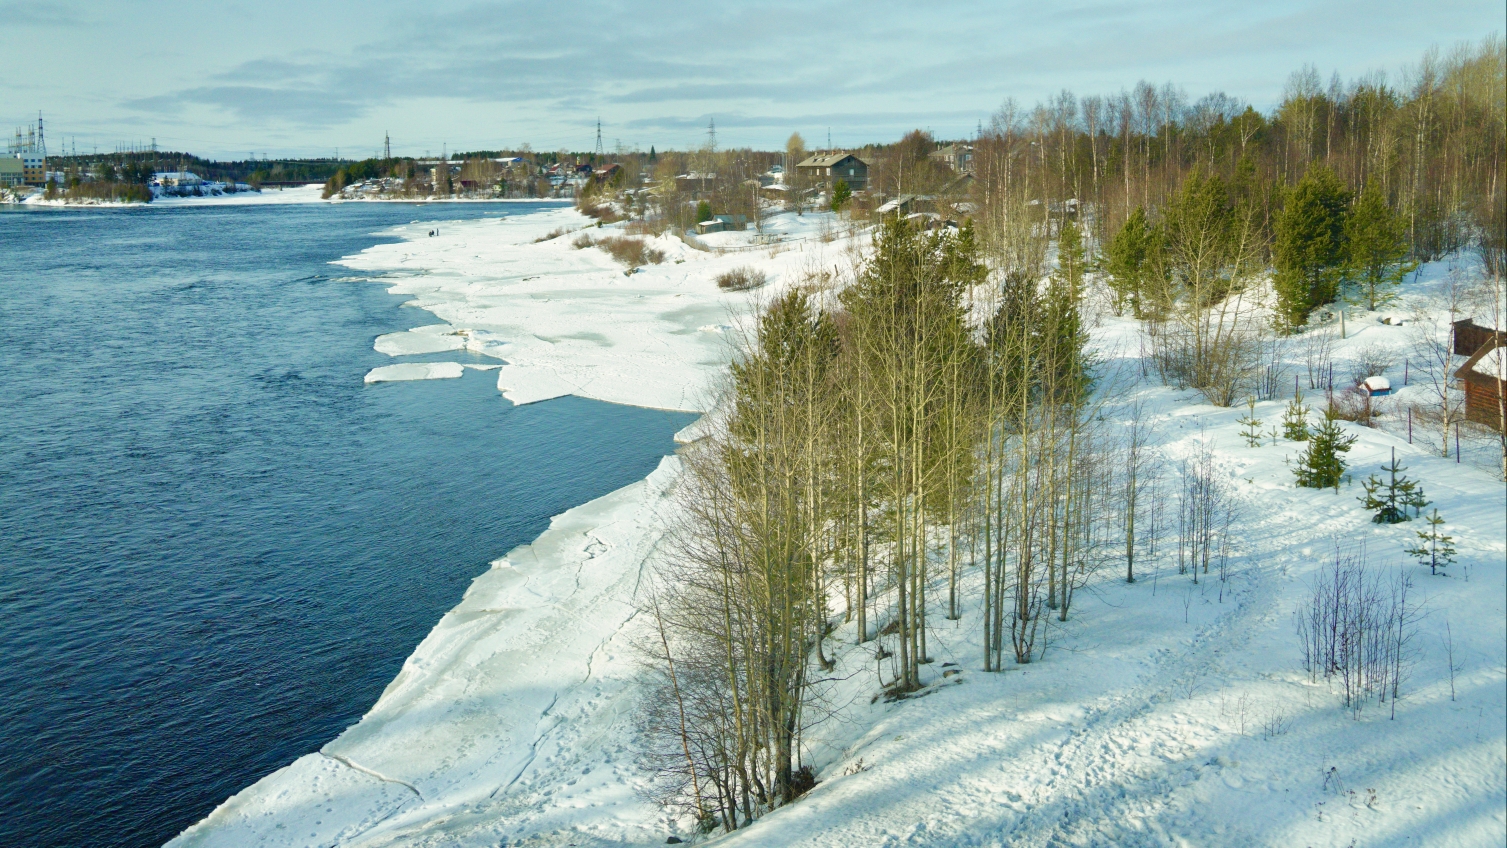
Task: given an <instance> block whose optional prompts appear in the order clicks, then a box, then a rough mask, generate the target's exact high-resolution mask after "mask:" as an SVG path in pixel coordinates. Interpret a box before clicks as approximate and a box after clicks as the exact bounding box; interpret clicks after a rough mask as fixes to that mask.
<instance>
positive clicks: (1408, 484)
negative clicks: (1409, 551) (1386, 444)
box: [1360, 448, 1428, 524]
mask: <svg viewBox="0 0 1507 848" xmlns="http://www.w3.org/2000/svg"><path fill="white" fill-rule="evenodd" d="M1381 470H1382V471H1385V472H1387V473H1388V475H1389V477H1388V479H1387V480H1385V481H1383V480H1382V479H1381V478H1379V477H1377V476H1376V475H1375V474H1372V475H1371V476H1370V477H1369V478H1367V479H1366V482H1364V483H1362V484H1361V485H1362V486H1363V487H1365V489H1366V494H1365V495H1363V496H1362V497H1361V498H1360V501H1361V503H1362V504H1364V505H1365V507H1366V509H1369V510H1371V511H1373V512H1375V513H1376V515H1375V516H1373V517H1372V518H1371V520H1372V521H1374V522H1376V523H1377V524H1401V523H1402V522H1404V521H1407V520H1409V519H1408V507H1412V508H1413V511H1414V513H1415V514H1416V513H1417V511H1418V510H1421V509H1423V508H1424V507H1425V506H1428V499H1427V498H1425V497H1424V496H1423V488H1422V487H1421V486H1419V485H1418V481H1417V480H1409V479H1408V478H1407V477H1405V476H1402V472H1404V471H1406V470H1407V469H1406V468H1404V467H1403V466H1402V464H1401V463H1399V462H1398V461H1397V449H1396V448H1393V449H1392V463H1391V464H1390V465H1383V466H1382V467H1381Z"/></svg>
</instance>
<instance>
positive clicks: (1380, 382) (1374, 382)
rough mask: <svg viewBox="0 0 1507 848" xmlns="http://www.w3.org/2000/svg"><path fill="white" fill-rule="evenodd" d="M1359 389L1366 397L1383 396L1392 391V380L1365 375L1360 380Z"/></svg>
mask: <svg viewBox="0 0 1507 848" xmlns="http://www.w3.org/2000/svg"><path fill="white" fill-rule="evenodd" d="M1360 389H1361V391H1363V392H1365V393H1366V395H1367V396H1368V397H1384V396H1386V395H1389V394H1391V393H1392V381H1391V380H1388V379H1387V378H1386V377H1381V376H1377V377H1367V378H1366V379H1364V380H1362V381H1361V384H1360Z"/></svg>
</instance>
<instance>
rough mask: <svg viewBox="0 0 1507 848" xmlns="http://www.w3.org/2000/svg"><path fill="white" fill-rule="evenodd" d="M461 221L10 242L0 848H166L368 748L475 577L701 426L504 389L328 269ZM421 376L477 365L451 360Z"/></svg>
mask: <svg viewBox="0 0 1507 848" xmlns="http://www.w3.org/2000/svg"><path fill="white" fill-rule="evenodd" d="M534 208H537V207H532V206H527V205H518V204H512V205H506V204H495V205H493V204H456V205H441V204H435V205H429V206H423V207H414V206H408V205H388V204H342V205H324V204H311V205H258V206H209V207H198V208H183V207H178V208H153V207H147V208H140V209H123V210H115V209H111V210H105V209H99V210H88V211H74V210H11V211H4V212H0V245H3V246H4V251H3V255H4V259H3V262H4V266H3V271H0V654H3V656H4V661H3V662H0V844H4V845H28V846H65V845H66V846H74V845H96V846H105V845H111V846H116V845H118V846H148V845H160V844H161V843H162V842H164V841H166V840H167V839H170V838H171V837H172V836H174V835H176V834H177V833H178V832H179V831H181V830H182V829H183V828H184V827H186V826H188V825H189V824H192V823H193V822H195V821H197V820H198V819H199V818H201V817H202V816H204V815H205V814H206V813H208V812H209V811H210V810H211V809H212V808H213V807H214V806H215V805H216V804H217V803H219V802H220V801H222V800H224V799H225V798H226V797H228V796H229V795H231V794H233V793H234V792H236V791H238V790H240V789H241V788H243V787H245V786H248V785H250V784H251V783H253V782H254V781H256V780H257V779H258V778H260V777H261V776H263V775H265V774H267V773H269V772H271V771H273V770H274V769H277V768H279V767H280V766H283V765H285V764H287V763H288V762H290V761H291V760H293V759H294V758H296V757H297V756H299V755H301V754H304V753H307V752H309V751H312V750H315V749H317V748H318V747H319V746H320V745H322V744H323V743H325V742H327V741H328V740H330V739H331V738H333V737H334V736H336V735H337V734H338V733H339V732H340V731H341V730H343V729H344V728H345V727H347V726H348V725H350V724H352V723H354V722H355V721H357V720H358V719H359V718H360V717H361V715H362V714H363V713H364V712H365V711H366V710H367V708H368V707H370V705H371V704H372V703H373V702H374V701H375V700H376V698H377V696H378V695H379V694H380V693H381V692H382V689H383V687H384V686H386V685H387V683H388V681H390V680H391V679H392V678H393V676H394V675H395V674H396V673H397V671H398V669H399V668H400V667H401V666H402V663H403V660H404V658H405V657H406V656H407V655H408V654H409V653H410V652H411V651H412V650H413V648H414V646H415V645H417V644H418V642H419V641H420V640H421V639H422V638H423V637H424V635H425V634H426V633H427V632H428V631H429V629H430V628H431V627H432V626H433V625H434V623H435V622H436V621H438V620H439V618H440V617H441V616H442V615H443V614H444V613H445V611H446V610H448V609H450V608H451V607H452V606H454V605H455V603H456V602H457V601H458V600H459V598H460V596H461V594H462V592H463V591H464V590H465V588H466V586H467V584H468V583H469V581H470V580H471V578H472V577H474V576H475V575H476V574H477V573H479V572H480V571H482V570H483V569H485V567H486V564H487V563H488V561H490V560H492V559H494V558H496V557H498V556H500V555H502V554H503V553H505V552H506V551H507V550H509V549H510V548H512V547H513V546H515V545H518V544H522V543H525V542H527V541H529V540H531V539H532V538H534V537H535V536H537V535H538V534H539V533H540V532H541V531H542V530H544V529H545V527H546V526H548V519H549V517H550V516H552V515H555V514H557V513H559V512H562V511H563V510H565V509H567V508H569V507H571V506H574V505H576V504H580V503H583V502H585V501H587V500H590V499H592V498H595V497H598V496H600V495H602V494H605V493H607V492H609V491H612V490H614V489H616V488H619V487H621V486H624V485H627V484H629V483H631V482H633V481H636V480H639V479H641V478H643V477H644V476H645V475H646V474H647V473H648V472H649V471H650V470H652V469H653V468H654V467H655V465H656V464H657V463H658V461H659V459H660V457H662V456H664V455H665V454H667V453H669V452H671V451H672V450H673V448H674V444H673V441H672V438H671V436H672V434H673V433H674V432H675V431H676V430H677V429H679V428H680V427H683V426H685V425H686V424H687V423H689V422H690V421H691V420H692V419H693V418H694V417H695V416H693V415H688V414H683V413H669V412H660V411H653V410H646V409H639V408H634V407H626V406H616V405H611V404H606V403H601V402H596V401H588V400H582V399H578V398H562V399H558V400H553V401H547V402H543V403H539V404H533V405H528V406H522V407H515V406H513V405H512V404H510V403H509V402H508V401H507V400H505V399H503V398H502V396H501V395H500V394H499V393H498V391H497V388H496V385H495V374H494V373H493V372H485V371H472V370H467V372H466V374H465V376H464V377H462V378H461V379H458V380H428V381H421V382H409V383H386V384H375V385H364V384H363V382H362V377H363V375H365V374H366V373H367V372H368V371H369V370H370V369H371V368H373V367H375V366H378V365H383V364H389V363H391V362H393V361H394V360H393V359H391V358H389V357H387V356H385V355H383V354H379V353H376V352H375V351H374V350H373V349H372V341H373V339H374V338H375V337H376V336H377V335H379V334H382V333H387V332H394V331H398V330H404V329H408V328H409V327H413V326H418V325H421V324H432V323H434V318H433V316H430V315H428V314H427V313H423V312H420V311H418V310H414V309H408V308H404V307H402V305H401V304H402V302H403V298H400V297H396V296H393V295H389V294H387V293H386V291H385V289H384V287H383V286H382V285H380V284H379V283H377V282H373V281H371V280H370V279H367V278H363V277H360V276H359V275H354V274H352V273H351V272H349V271H348V270H346V269H342V268H339V267H336V266H332V265H330V264H329V263H330V262H331V261H332V260H335V259H338V258H340V257H341V256H344V255H349V254H352V253H355V252H357V251H360V250H362V249H364V248H367V247H369V246H371V245H374V244H377V243H379V242H381V241H384V240H389V237H386V236H381V235H379V233H380V232H381V231H383V230H384V229H387V228H389V227H392V226H395V225H400V224H407V223H410V222H412V221H415V220H422V221H435V222H443V221H447V220H457V219H468V218H469V219H474V218H479V217H483V216H496V215H518V214H528V212H530V211H531V210H532V209H534ZM407 359H408V360H410V361H412V360H420V361H422V360H424V359H444V360H449V361H471V362H478V363H480V362H481V361H482V360H480V359H478V358H476V357H474V356H472V357H471V358H469V359H468V358H467V356H466V355H465V354H460V355H457V354H455V353H448V354H444V355H441V356H432V357H410V358H407Z"/></svg>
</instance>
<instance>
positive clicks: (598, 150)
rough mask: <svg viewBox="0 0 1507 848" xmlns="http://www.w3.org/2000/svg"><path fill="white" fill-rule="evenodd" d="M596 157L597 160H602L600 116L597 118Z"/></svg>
mask: <svg viewBox="0 0 1507 848" xmlns="http://www.w3.org/2000/svg"><path fill="white" fill-rule="evenodd" d="M596 157H597V158H598V159H601V158H602V119H601V117H600V116H598V117H597V151H596Z"/></svg>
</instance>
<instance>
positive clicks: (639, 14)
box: [0, 0, 1504, 158]
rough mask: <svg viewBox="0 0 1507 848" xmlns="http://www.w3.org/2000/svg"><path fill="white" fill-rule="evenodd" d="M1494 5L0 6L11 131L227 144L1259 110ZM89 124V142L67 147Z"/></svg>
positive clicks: (323, 146) (747, 133)
mask: <svg viewBox="0 0 1507 848" xmlns="http://www.w3.org/2000/svg"><path fill="white" fill-rule="evenodd" d="M1503 27H1504V9H1503V4H1502V0H1435V2H1393V0H1371V2H1352V0H1331V2H1309V3H1300V2H1282V0H1271V1H1270V2H1251V0H1244V2H1201V3H1193V2H1162V3H1154V2H1136V0H1119V1H1118V2H1116V1H1115V0H1099V1H1098V2H1047V0H1036V1H1035V2H1024V3H1022V2H996V3H964V2H949V0H940V2H936V1H935V0H934V2H930V3H924V4H923V3H916V2H911V3H895V2H873V1H872V0H871V2H819V1H816V0H813V1H811V2H800V3H759V2H744V3H733V2H711V0H700V2H681V0H672V2H656V3H626V2H555V3H539V2H530V3H526V2H490V3H476V2H450V0H430V2H426V3H412V2H403V3H400V2H391V0H367V1H366V2H359V3H358V2H330V1H329V0H301V2H290V0H261V2H212V1H211V2H203V1H202V0H201V2H196V3H187V2H177V0H156V1H155V2H151V1H150V0H109V2H69V0H58V2H49V0H25V1H24V2H19V1H18V0H0V33H4V34H5V41H4V42H3V43H4V48H3V49H4V51H5V59H4V61H3V62H0V129H3V130H5V131H7V132H8V131H9V129H10V128H11V127H12V126H14V125H16V124H20V123H22V122H23V121H28V120H31V119H34V118H35V115H36V111H37V110H38V109H41V110H43V112H44V113H45V115H46V118H47V129H48V140H49V146H50V147H52V148H53V149H54V150H56V149H57V147H58V145H59V144H63V143H76V145H77V147H78V149H79V151H80V152H83V151H84V150H92V149H94V147H95V146H96V145H98V147H99V149H100V150H109V149H113V148H114V146H115V144H116V143H117V142H148V141H150V140H151V139H152V138H156V139H157V142H158V144H159V146H161V147H165V148H171V149H180V150H184V149H186V150H190V151H193V152H196V153H200V154H204V155H211V156H218V157H236V158H239V157H243V156H246V155H247V154H248V153H250V152H253V151H255V152H256V153H257V155H263V154H265V155H305V156H307V155H332V154H333V153H334V152H335V151H336V150H337V149H338V150H339V151H340V153H341V155H343V156H366V155H371V154H372V153H373V152H374V151H376V150H378V149H380V146H381V143H382V135H383V133H384V132H390V133H391V134H392V138H393V149H394V152H395V153H404V154H412V155H422V154H423V153H425V152H426V151H428V152H433V153H438V152H439V151H440V150H441V148H442V147H447V148H448V149H449V150H468V149H477V148H496V147H513V146H517V145H520V144H523V143H529V144H531V145H533V147H534V148H535V149H544V150H554V149H562V148H564V149H572V150H585V149H590V148H591V147H592V146H593V144H594V142H595V124H596V120H597V118H598V116H600V117H601V120H602V125H603V131H602V134H603V137H604V139H605V145H606V146H607V148H609V149H611V148H613V147H614V146H615V145H616V144H617V143H621V144H622V145H623V146H624V147H628V148H633V147H638V148H641V149H648V147H649V146H650V145H655V146H657V147H659V148H660V149H665V148H685V147H689V146H694V145H697V144H699V143H701V142H702V141H704V140H705V136H706V126H707V122H708V120H709V119H713V118H714V119H715V120H716V124H717V138H718V143H719V146H742V145H751V146H762V147H781V146H783V144H784V140H785V138H786V137H787V136H789V134H790V133H791V132H792V131H799V132H801V133H802V134H803V135H804V136H805V137H806V139H807V142H808V144H811V145H823V144H825V142H826V138H827V132H828V128H829V127H830V131H831V134H832V141H833V143H834V144H835V145H838V146H842V145H858V144H862V143H864V142H866V141H888V140H893V139H894V138H897V137H898V136H899V135H900V134H901V133H903V132H904V131H906V130H907V129H911V128H914V127H922V128H928V129H930V130H932V131H933V132H935V133H936V134H937V135H939V136H942V137H963V136H966V135H969V134H971V133H972V132H973V130H974V127H975V126H977V124H978V122H979V121H981V120H985V121H986V120H987V119H988V117H989V115H990V114H991V113H992V112H994V110H995V109H997V108H998V107H999V105H1000V103H1001V102H1002V101H1003V100H1004V99H1005V98H1006V97H1014V98H1015V99H1016V100H1018V101H1020V102H1022V103H1024V104H1031V103H1034V102H1036V101H1037V100H1040V99H1044V98H1046V97H1049V96H1051V95H1053V94H1055V93H1056V92H1058V91H1059V90H1061V89H1063V88H1068V89H1072V90H1073V91H1074V92H1076V93H1078V94H1080V95H1082V94H1094V93H1099V94H1108V93H1112V92H1115V91H1119V90H1120V89H1121V88H1129V87H1131V86H1133V85H1134V84H1135V83H1136V81H1137V80H1140V79H1147V80H1150V81H1152V82H1154V83H1157V84H1158V85H1160V84H1162V83H1166V82H1169V81H1170V82H1172V83H1174V84H1176V85H1179V86H1181V87H1183V88H1184V89H1185V90H1186V91H1187V93H1188V94H1189V95H1190V96H1191V97H1192V98H1195V99H1196V98H1197V97H1199V96H1201V95H1203V94H1205V93H1208V92H1210V91H1213V90H1223V91H1225V92H1227V93H1229V94H1231V95H1234V96H1236V97H1239V98H1241V99H1243V100H1246V101H1249V102H1251V103H1253V104H1254V105H1256V106H1257V107H1258V108H1262V109H1269V108H1270V107H1271V106H1272V105H1273V104H1274V103H1276V102H1277V101H1278V100H1279V99H1280V97H1281V91H1282V87H1283V84H1284V83H1285V82H1286V80H1287V78H1288V76H1289V75H1290V74H1291V73H1292V72H1293V71H1294V70H1296V69H1297V68H1298V67H1300V66H1301V65H1303V64H1305V63H1312V64H1314V65H1316V66H1317V67H1318V69H1319V71H1320V73H1321V74H1322V75H1323V76H1324V77H1325V78H1326V79H1327V78H1328V77H1329V75H1330V74H1331V73H1332V72H1335V71H1338V72H1339V73H1340V74H1341V75H1342V76H1345V77H1347V78H1348V77H1351V76H1354V75H1357V74H1361V73H1365V72H1369V71H1374V70H1381V71H1385V72H1387V73H1388V75H1389V77H1391V78H1392V79H1393V80H1396V79H1397V78H1398V76H1399V72H1400V70H1401V69H1402V67H1403V66H1404V65H1406V64H1410V63H1414V62H1416V61H1417V60H1418V58H1419V57H1420V56H1421V55H1422V54H1423V51H1424V50H1426V49H1427V48H1428V47H1429V46H1430V45H1435V44H1437V45H1439V46H1441V47H1443V48H1445V49H1448V48H1449V47H1450V46H1452V45H1454V44H1456V43H1457V42H1460V41H1464V40H1469V41H1478V40H1479V39H1480V38H1482V37H1483V36H1486V35H1489V34H1493V33H1496V34H1500V33H1501V32H1502V30H1503ZM75 139H76V142H75V141H74V140H75Z"/></svg>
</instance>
